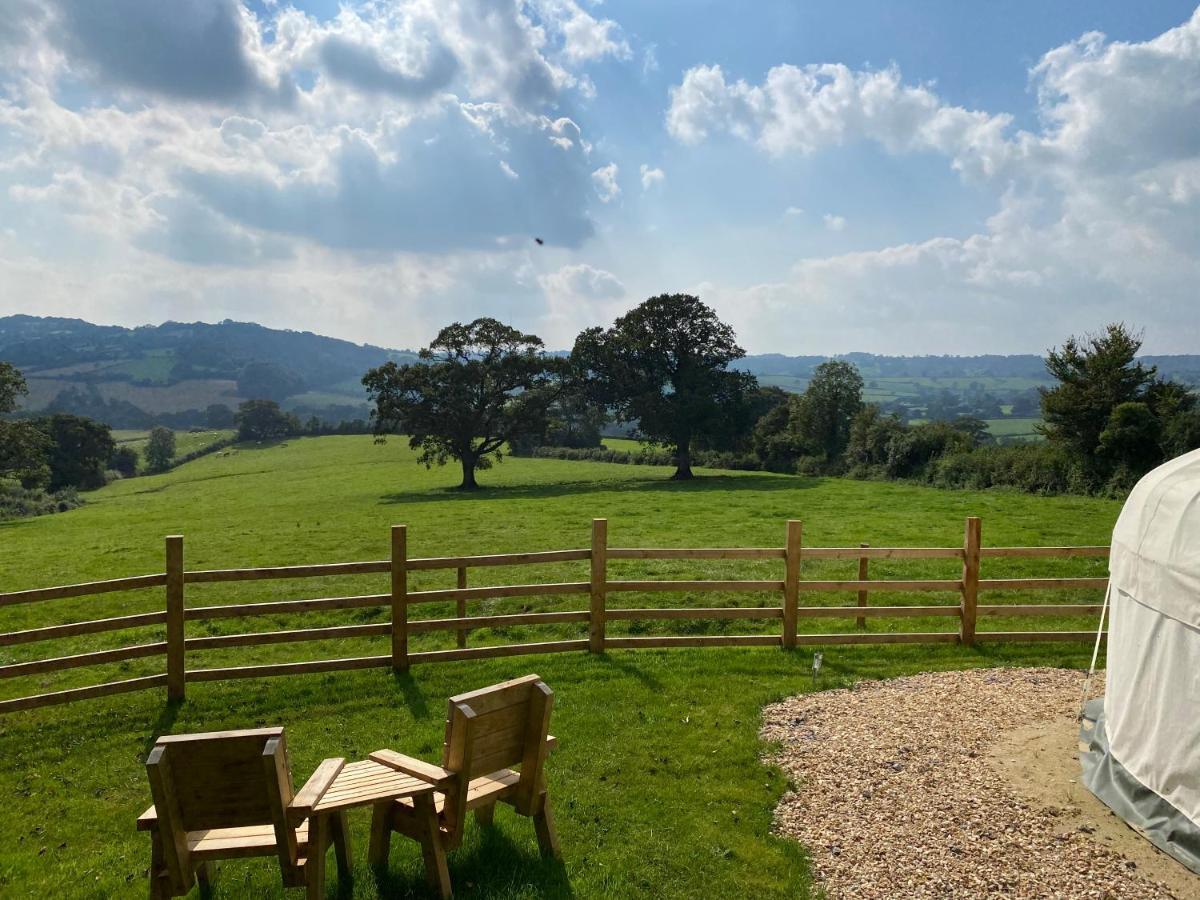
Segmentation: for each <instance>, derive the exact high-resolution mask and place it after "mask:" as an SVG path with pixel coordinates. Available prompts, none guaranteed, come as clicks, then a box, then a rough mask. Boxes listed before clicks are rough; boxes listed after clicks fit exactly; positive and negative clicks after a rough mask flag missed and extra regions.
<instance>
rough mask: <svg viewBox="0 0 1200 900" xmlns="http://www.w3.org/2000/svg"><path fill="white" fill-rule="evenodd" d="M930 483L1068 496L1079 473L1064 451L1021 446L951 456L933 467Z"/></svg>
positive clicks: (984, 449) (1038, 446)
mask: <svg viewBox="0 0 1200 900" xmlns="http://www.w3.org/2000/svg"><path fill="white" fill-rule="evenodd" d="M929 482H930V483H931V484H934V485H936V486H938V487H946V488H969V489H972V490H979V489H983V488H992V487H1006V488H1015V489H1018V490H1022V491H1027V492H1029V493H1032V494H1065V493H1071V492H1074V491H1075V483H1076V473H1075V472H1074V471H1073V466H1072V464H1071V459H1070V456H1069V455H1068V454H1067V452H1066V451H1065V450H1064V449H1062V448H1061V447H1057V446H1054V445H1051V444H1017V445H1013V446H1008V447H995V446H986V447H978V448H976V449H974V450H960V451H956V452H951V453H947V454H945V455H944V456H942V457H940V458H939V459H937V460H936V461H935V462H934V464H933V465H932V467H931V470H930V477H929Z"/></svg>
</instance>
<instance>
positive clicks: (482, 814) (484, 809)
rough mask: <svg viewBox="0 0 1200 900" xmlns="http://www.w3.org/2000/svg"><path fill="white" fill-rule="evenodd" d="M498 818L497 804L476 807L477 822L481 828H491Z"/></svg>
mask: <svg viewBox="0 0 1200 900" xmlns="http://www.w3.org/2000/svg"><path fill="white" fill-rule="evenodd" d="M495 818H496V804H495V803H489V804H488V805H487V806H477V807H475V821H476V822H478V823H479V825H480V827H481V828H491V827H492V825H493V823H494V822H495Z"/></svg>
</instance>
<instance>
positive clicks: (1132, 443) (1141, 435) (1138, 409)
mask: <svg viewBox="0 0 1200 900" xmlns="http://www.w3.org/2000/svg"><path fill="white" fill-rule="evenodd" d="M1161 433H1162V426H1161V424H1160V423H1159V421H1158V419H1157V418H1156V417H1155V415H1154V413H1153V412H1152V411H1151V409H1150V406H1149V405H1148V404H1146V403H1136V402H1131V403H1122V404H1120V405H1119V406H1117V407H1115V408H1114V409H1113V411H1112V414H1111V415H1110V416H1109V417H1108V424H1107V425H1105V426H1104V430H1103V431H1102V432H1100V440H1099V442H1098V444H1097V449H1098V451H1099V452H1100V453H1101V454H1103V455H1104V456H1105V457H1107V458H1108V459H1109V460H1110V461H1111V463H1112V465H1113V468H1114V469H1123V470H1124V471H1125V472H1127V473H1129V476H1128V477H1130V478H1134V477H1136V476H1138V475H1141V474H1143V473H1145V472H1149V471H1150V470H1151V469H1152V468H1154V467H1155V466H1156V465H1157V464H1158V463H1159V462H1161V461H1162V456H1163V454H1162V447H1161V446H1160V445H1159V438H1160V436H1161ZM1129 486H1130V487H1132V485H1129Z"/></svg>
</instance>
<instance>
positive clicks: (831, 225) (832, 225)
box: [821, 213, 846, 231]
mask: <svg viewBox="0 0 1200 900" xmlns="http://www.w3.org/2000/svg"><path fill="white" fill-rule="evenodd" d="M821 221H822V222H824V223H825V227H826V228H827V229H828V230H829V231H845V230H846V217H845V216H835V215H833V213H825V215H823V216H821Z"/></svg>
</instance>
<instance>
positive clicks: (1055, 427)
mask: <svg viewBox="0 0 1200 900" xmlns="http://www.w3.org/2000/svg"><path fill="white" fill-rule="evenodd" d="M1141 346H1142V340H1141V335H1140V334H1137V333H1134V332H1132V331H1131V330H1130V329H1129V328H1128V327H1127V326H1126V325H1124V324H1123V323H1119V324H1113V325H1109V326H1108V327H1107V328H1106V329H1105V330H1104V332H1102V333H1101V334H1097V335H1085V336H1084V337H1083V338H1075V337H1071V338H1069V339H1068V340H1067V341H1066V342H1065V343H1064V344H1063V346H1062V349H1061V350H1051V351H1050V353H1049V354H1048V356H1047V357H1046V368H1047V369H1048V370H1049V371H1050V374H1052V375H1053V376H1054V377H1055V378H1056V379H1057V380H1058V384H1057V385H1056V386H1055V387H1053V388H1050V389H1046V388H1042V389H1041V395H1042V418H1043V419H1044V420H1045V422H1044V424H1043V425H1041V426H1039V428H1040V430H1041V431H1042V432H1043V433H1044V434H1045V435H1046V437H1047V438H1048V439H1049V440H1050V441H1051V442H1053V443H1056V444H1058V445H1060V446H1062V447H1064V448H1066V449H1067V451H1068V452H1069V453H1070V455H1071V456H1072V458H1073V459H1074V460H1076V462H1077V464H1078V465H1079V466H1080V469H1081V472H1082V474H1083V478H1084V481H1085V482H1086V483H1087V485H1088V486H1089V487H1091V488H1093V489H1094V488H1098V487H1100V486H1101V485H1103V484H1104V483H1106V482H1108V480H1109V479H1110V478H1111V477H1112V476H1113V475H1114V473H1119V474H1120V478H1119V479H1118V481H1120V483H1121V485H1127V484H1128V483H1130V482H1131V481H1132V480H1133V479H1136V478H1137V477H1138V476H1140V475H1142V474H1144V473H1145V472H1147V471H1148V470H1149V469H1150V468H1152V467H1153V466H1155V465H1157V464H1158V463H1160V462H1162V461H1163V460H1164V459H1165V458H1166V457H1167V455H1168V454H1169V453H1170V452H1171V449H1172V448H1173V447H1174V446H1177V444H1178V440H1177V439H1178V436H1179V435H1180V434H1184V433H1186V422H1187V417H1188V416H1189V415H1190V414H1191V411H1192V410H1193V409H1194V408H1195V406H1196V396H1195V395H1194V394H1193V393H1191V392H1190V391H1188V390H1187V388H1185V387H1183V386H1182V385H1179V384H1176V383H1174V382H1170V381H1164V380H1162V379H1161V378H1159V377H1158V374H1157V369H1156V368H1155V367H1154V366H1145V365H1143V364H1142V363H1140V362H1138V361H1137V353H1138V350H1140V349H1141ZM1176 419H1179V420H1180V421H1181V425H1180V426H1178V427H1176V426H1175V425H1174V421H1175V420H1176ZM1117 486H1118V487H1119V486H1120V485H1117Z"/></svg>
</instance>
